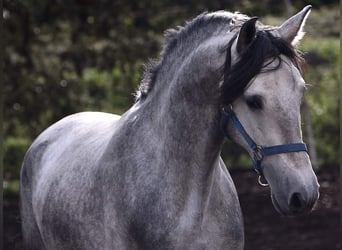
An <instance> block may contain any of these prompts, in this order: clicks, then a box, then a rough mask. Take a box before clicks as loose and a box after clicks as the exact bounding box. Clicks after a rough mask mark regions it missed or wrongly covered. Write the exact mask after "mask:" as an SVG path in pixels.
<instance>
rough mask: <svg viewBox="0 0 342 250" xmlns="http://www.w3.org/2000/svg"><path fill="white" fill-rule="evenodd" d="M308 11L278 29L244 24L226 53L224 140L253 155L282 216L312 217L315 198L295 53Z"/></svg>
mask: <svg viewBox="0 0 342 250" xmlns="http://www.w3.org/2000/svg"><path fill="white" fill-rule="evenodd" d="M310 9H311V6H307V7H305V8H304V9H303V10H302V11H300V12H299V13H298V14H296V15H294V16H293V17H291V18H289V19H288V20H287V21H285V22H284V23H283V24H282V25H281V26H280V27H265V26H262V25H261V24H260V23H259V22H257V18H251V19H249V20H248V21H246V22H244V23H243V24H242V25H241V26H240V29H239V32H238V33H237V35H236V38H235V39H233V40H232V43H231V46H230V48H229V51H228V54H227V57H228V58H227V61H228V63H227V64H226V65H227V67H226V70H225V80H224V83H223V85H222V100H223V101H222V102H223V106H225V107H227V106H229V109H230V112H231V114H233V118H232V119H228V121H227V125H226V126H225V128H226V130H227V134H229V137H230V138H231V139H232V140H233V141H235V142H236V143H238V144H240V145H242V146H243V147H244V148H245V149H246V150H247V151H248V153H249V154H250V155H251V157H252V158H253V160H254V165H255V167H256V168H257V171H258V172H259V174H260V175H263V176H264V177H265V179H266V180H267V182H268V183H269V185H270V189H271V197H272V202H273V204H274V207H275V208H276V210H277V211H278V212H280V213H281V214H285V215H293V214H298V213H303V212H307V211H310V210H311V209H312V207H313V205H314V204H315V202H316V201H317V199H318V196H319V192H318V189H319V185H318V182H317V178H316V176H315V173H314V171H313V169H312V166H311V162H310V158H309V155H308V153H307V152H306V146H305V144H304V143H303V142H302V131H301V119H300V106H301V100H302V98H303V95H304V92H305V81H304V80H303V77H302V76H301V72H300V61H301V60H300V59H301V57H300V54H299V53H298V52H297V50H296V49H295V45H296V44H297V43H298V41H299V40H300V38H301V37H302V36H303V34H304V33H303V32H302V28H303V26H304V24H305V20H306V18H307V16H308V14H309V12H310ZM261 26H262V28H260V27H261ZM235 92H236V95H235V96H234V95H232V93H235ZM241 92H242V94H241ZM227 93H229V95H228V94H227ZM227 96H229V97H227ZM231 116H232V115H231ZM230 118H231V117H230ZM273 151H274V152H273ZM267 152H268V153H267ZM256 154H257V155H256ZM258 154H261V155H258Z"/></svg>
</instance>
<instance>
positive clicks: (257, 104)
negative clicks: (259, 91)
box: [246, 95, 263, 109]
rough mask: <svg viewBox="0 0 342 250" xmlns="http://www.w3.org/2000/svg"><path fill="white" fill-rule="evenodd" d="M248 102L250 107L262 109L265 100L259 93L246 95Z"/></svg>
mask: <svg viewBox="0 0 342 250" xmlns="http://www.w3.org/2000/svg"><path fill="white" fill-rule="evenodd" d="M246 103H247V105H248V107H250V108H252V109H262V108H263V101H262V97H261V96H259V95H252V96H247V97H246Z"/></svg>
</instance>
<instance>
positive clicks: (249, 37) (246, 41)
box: [236, 17, 258, 54]
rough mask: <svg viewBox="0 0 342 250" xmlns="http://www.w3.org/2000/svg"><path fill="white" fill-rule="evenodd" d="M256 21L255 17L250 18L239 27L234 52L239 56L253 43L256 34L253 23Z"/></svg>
mask: <svg viewBox="0 0 342 250" xmlns="http://www.w3.org/2000/svg"><path fill="white" fill-rule="evenodd" d="M257 20H258V18H257V17H252V18H251V19H249V20H248V21H246V22H245V23H244V24H243V25H242V26H241V28H240V31H239V35H238V39H237V44H236V50H237V52H238V53H239V54H241V53H242V52H243V51H244V50H245V49H247V48H248V47H249V45H251V43H252V42H253V41H254V39H255V34H256V27H255V23H256V21H257Z"/></svg>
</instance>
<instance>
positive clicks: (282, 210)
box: [271, 194, 289, 216]
mask: <svg viewBox="0 0 342 250" xmlns="http://www.w3.org/2000/svg"><path fill="white" fill-rule="evenodd" d="M271 200H272V203H273V206H274V208H275V210H276V211H277V212H278V213H279V214H281V215H284V216H286V215H289V211H285V210H284V209H283V208H282V207H281V206H280V205H279V203H278V201H277V199H276V198H275V196H274V194H271Z"/></svg>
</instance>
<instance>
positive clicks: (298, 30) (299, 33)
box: [277, 5, 312, 45]
mask: <svg viewBox="0 0 342 250" xmlns="http://www.w3.org/2000/svg"><path fill="white" fill-rule="evenodd" d="M311 7H312V6H311V5H308V6H306V7H304V8H303V9H302V10H301V11H300V12H298V13H297V14H296V15H294V16H292V17H290V18H289V19H287V20H286V21H285V22H284V23H283V24H282V25H281V26H280V27H279V28H278V29H277V32H278V35H279V36H280V37H282V38H284V39H285V40H287V41H288V42H290V43H291V44H292V45H297V44H298V43H299V41H300V40H301V39H302V38H303V36H304V35H305V32H303V28H304V25H305V22H306V19H307V17H308V16H309V14H310V11H311Z"/></svg>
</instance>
